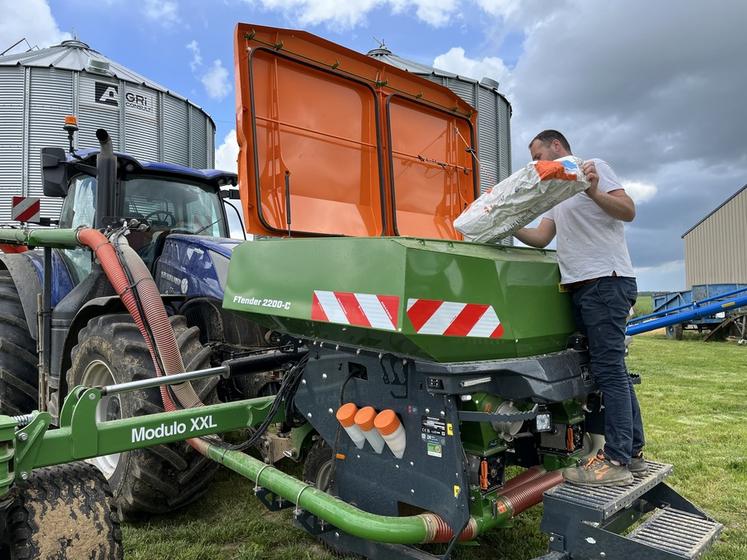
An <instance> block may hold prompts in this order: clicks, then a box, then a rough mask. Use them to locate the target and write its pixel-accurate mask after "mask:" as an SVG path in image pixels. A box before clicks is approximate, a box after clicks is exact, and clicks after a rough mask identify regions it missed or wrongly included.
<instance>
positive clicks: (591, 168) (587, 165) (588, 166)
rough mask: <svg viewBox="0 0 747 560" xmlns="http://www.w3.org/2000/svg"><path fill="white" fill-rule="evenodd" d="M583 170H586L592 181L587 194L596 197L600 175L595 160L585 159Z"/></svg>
mask: <svg viewBox="0 0 747 560" xmlns="http://www.w3.org/2000/svg"><path fill="white" fill-rule="evenodd" d="M581 171H583V172H584V175H586V178H587V179H588V180H589V183H591V186H590V187H589V188H588V189H586V191H585V192H586V194H587V195H589V198H591V199H594V196H595V195H596V194H597V193H598V192H599V175H598V174H597V168H596V166H595V165H594V162H593V161H585V162H584V163H583V164H582V165H581Z"/></svg>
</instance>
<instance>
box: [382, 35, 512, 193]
mask: <svg viewBox="0 0 747 560" xmlns="http://www.w3.org/2000/svg"><path fill="white" fill-rule="evenodd" d="M368 56H371V57H374V58H377V59H379V60H383V61H384V62H386V63H388V64H391V65H392V66H396V67H397V68H400V69H402V70H406V71H408V72H411V73H413V74H417V75H418V76H421V77H423V78H427V79H428V80H431V81H432V82H436V83H437V84H441V85H442V86H446V87H447V88H449V89H450V90H451V91H453V92H454V93H456V94H457V95H458V96H459V97H461V98H462V99H463V100H464V101H466V102H467V103H469V104H470V105H472V106H473V107H474V108H475V109H477V154H478V158H479V159H480V188H481V190H483V191H485V189H488V188H490V187H492V186H493V185H495V184H496V183H498V182H500V181H502V180H503V179H505V178H506V177H508V176H509V175H511V127H510V120H511V104H510V103H509V102H508V100H507V99H506V98H505V97H504V96H503V95H502V94H501V93H499V92H498V82H496V81H495V80H493V79H491V78H488V77H484V78H482V79H481V80H479V81H478V80H475V79H472V78H467V77H465V76H459V75H457V74H452V73H450V72H445V71H444V70H439V69H437V68H432V67H430V66H426V65H424V64H419V63H417V62H413V61H411V60H406V59H404V58H402V57H399V56H397V55H395V54H393V53H392V52H391V51H390V50H389V49H387V48H384V47H381V48H378V49H373V50H371V51H369V52H368Z"/></svg>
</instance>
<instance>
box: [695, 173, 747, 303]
mask: <svg viewBox="0 0 747 560" xmlns="http://www.w3.org/2000/svg"><path fill="white" fill-rule="evenodd" d="M682 239H684V241H685V280H686V283H687V287H688V289H690V288H692V287H693V286H694V285H698V284H747V185H745V186H743V187H742V188H741V189H739V190H738V191H737V192H736V193H734V194H733V195H732V196H731V197H729V198H728V199H727V200H726V201H724V202H723V203H722V204H721V205H720V206H719V207H718V208H716V209H715V210H713V211H712V212H711V213H710V214H708V215H707V216H706V217H705V218H703V219H702V220H700V221H699V222H698V223H697V224H695V225H694V226H693V227H691V228H690V229H689V230H687V231H686V232H685V233H684V234H683V235H682Z"/></svg>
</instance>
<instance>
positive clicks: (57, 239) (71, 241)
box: [0, 228, 80, 249]
mask: <svg viewBox="0 0 747 560" xmlns="http://www.w3.org/2000/svg"><path fill="white" fill-rule="evenodd" d="M0 242H2V243H12V244H14V245H26V246H28V247H52V248H55V249H74V248H76V247H80V243H79V242H78V230H75V229H42V228H36V229H16V228H0Z"/></svg>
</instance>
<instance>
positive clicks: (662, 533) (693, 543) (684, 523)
mask: <svg viewBox="0 0 747 560" xmlns="http://www.w3.org/2000/svg"><path fill="white" fill-rule="evenodd" d="M721 529H722V525H721V524H720V523H717V522H715V521H711V520H710V519H702V518H700V517H697V516H695V515H692V514H690V513H686V512H684V511H679V510H677V509H671V508H666V509H660V510H658V511H657V512H656V513H654V514H653V515H652V516H651V517H650V518H649V519H648V520H647V521H646V522H645V523H642V524H641V525H640V526H639V527H637V528H636V529H635V531H633V532H632V533H630V534H629V535H628V538H629V539H631V540H634V541H636V542H639V543H643V544H645V545H648V546H650V547H653V548H657V549H659V550H663V551H666V552H671V553H672V554H674V555H676V556H679V557H680V558H698V557H700V555H701V554H702V553H703V552H704V551H705V549H706V548H708V546H710V544H711V543H712V542H713V541H714V540H715V539H716V537H717V536H718V534H719V533H720V532H721Z"/></svg>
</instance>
